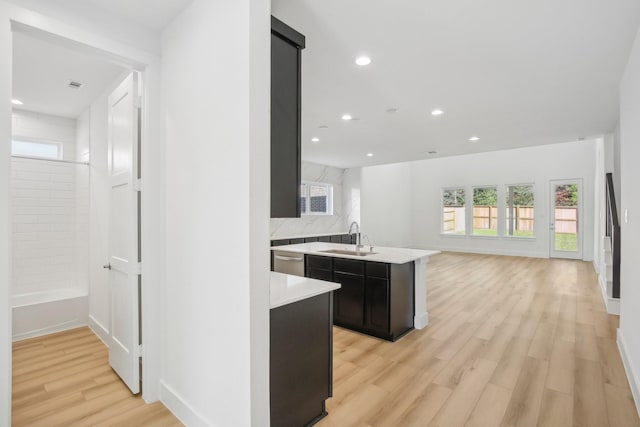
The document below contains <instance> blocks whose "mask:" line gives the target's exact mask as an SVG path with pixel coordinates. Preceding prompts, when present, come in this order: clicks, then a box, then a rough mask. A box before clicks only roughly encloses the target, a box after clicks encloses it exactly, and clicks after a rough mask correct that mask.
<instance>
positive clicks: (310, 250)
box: [271, 242, 440, 264]
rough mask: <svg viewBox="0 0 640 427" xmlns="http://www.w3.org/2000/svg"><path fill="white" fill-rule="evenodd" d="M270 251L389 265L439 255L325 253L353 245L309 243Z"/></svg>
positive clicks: (377, 250) (377, 249)
mask: <svg viewBox="0 0 640 427" xmlns="http://www.w3.org/2000/svg"><path fill="white" fill-rule="evenodd" d="M271 250H272V251H283V252H293V253H299V254H306V255H318V256H327V257H333V258H346V259H357V260H362V261H372V262H384V263H389V264H405V263H407V262H412V261H415V260H418V259H421V258H428V257H430V256H431V255H436V254H439V253H440V251H428V250H423V249H409V248H390V247H384V246H374V247H373V253H372V254H370V255H365V256H362V255H348V254H336V253H331V252H325V251H330V250H348V251H354V250H355V245H348V244H344V243H328V242H309V243H298V244H295V245H283V246H272V247H271ZM360 252H363V253H367V252H370V251H369V245H366V246H365V247H364V248H363V249H361V250H360Z"/></svg>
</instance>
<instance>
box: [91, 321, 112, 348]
mask: <svg viewBox="0 0 640 427" xmlns="http://www.w3.org/2000/svg"><path fill="white" fill-rule="evenodd" d="M89 329H91V330H92V331H93V333H94V334H96V336H97V337H98V338H100V341H102V343H103V344H104V345H106V346H107V347H109V330H108V329H107V328H105V327H104V326H103V325H102V324H101V323H100V322H98V320H96V318H95V317H93V316H92V315H89Z"/></svg>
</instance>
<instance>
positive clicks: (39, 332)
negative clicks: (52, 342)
mask: <svg viewBox="0 0 640 427" xmlns="http://www.w3.org/2000/svg"><path fill="white" fill-rule="evenodd" d="M83 326H87V322H86V321H84V320H82V319H75V320H71V321H69V322H63V323H59V324H57V325H52V326H48V327H46V328H41V329H36V330H32V331H29V332H24V333H18V334H15V335H13V338H12V340H13V341H14V342H15V341H22V340H26V339H29V338H35V337H41V336H43V335H49V334H55V333H57V332H64V331H68V330H70V329H76V328H81V327H83Z"/></svg>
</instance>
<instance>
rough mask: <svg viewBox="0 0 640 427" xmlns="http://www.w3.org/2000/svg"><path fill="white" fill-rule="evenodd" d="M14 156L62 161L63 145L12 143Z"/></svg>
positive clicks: (38, 142)
mask: <svg viewBox="0 0 640 427" xmlns="http://www.w3.org/2000/svg"><path fill="white" fill-rule="evenodd" d="M11 154H12V155H14V156H24V157H37V158H39V159H53V160H61V159H62V145H61V144H58V143H55V142H40V141H20V140H14V141H11Z"/></svg>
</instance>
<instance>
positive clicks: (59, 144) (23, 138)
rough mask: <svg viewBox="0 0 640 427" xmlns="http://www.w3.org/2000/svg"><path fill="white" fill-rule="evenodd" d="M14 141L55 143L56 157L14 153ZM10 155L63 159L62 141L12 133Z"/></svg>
mask: <svg viewBox="0 0 640 427" xmlns="http://www.w3.org/2000/svg"><path fill="white" fill-rule="evenodd" d="M14 142H23V143H31V144H41V145H55V146H57V147H58V156H57V158H53V157H46V156H36V155H26V154H14V152H13V143H14ZM11 156H13V157H20V158H23V159H38V160H63V159H64V143H63V142H61V141H56V140H54V139H47V138H33V137H26V136H20V135H12V136H11Z"/></svg>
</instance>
